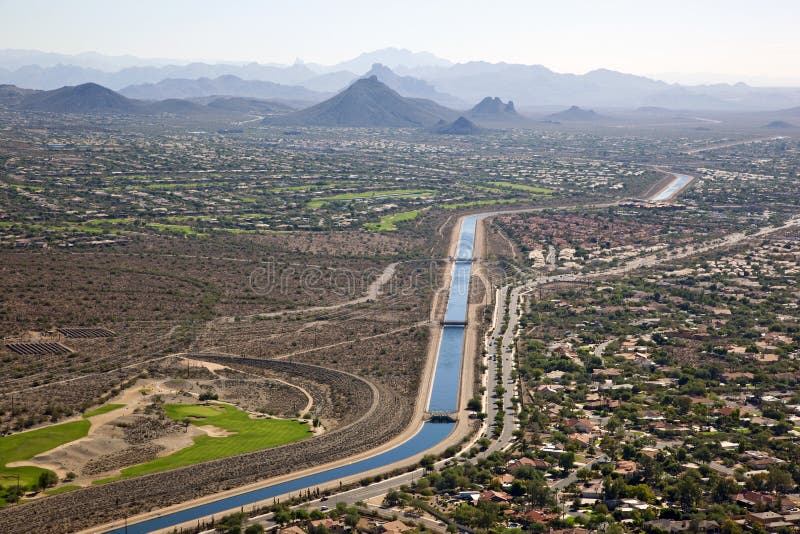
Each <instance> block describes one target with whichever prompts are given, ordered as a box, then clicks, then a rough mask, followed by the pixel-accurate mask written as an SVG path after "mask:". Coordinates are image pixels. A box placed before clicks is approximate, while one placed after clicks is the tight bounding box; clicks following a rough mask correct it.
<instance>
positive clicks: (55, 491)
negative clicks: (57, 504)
mask: <svg viewBox="0 0 800 534" xmlns="http://www.w3.org/2000/svg"><path fill="white" fill-rule="evenodd" d="M76 489H81V487H80V486H76V485H75V484H71V485H67V486H61V487H60V488H53V489H49V490H46V491H45V493H46V494H47V495H58V494H59V493H66V492H68V491H74V490H76Z"/></svg>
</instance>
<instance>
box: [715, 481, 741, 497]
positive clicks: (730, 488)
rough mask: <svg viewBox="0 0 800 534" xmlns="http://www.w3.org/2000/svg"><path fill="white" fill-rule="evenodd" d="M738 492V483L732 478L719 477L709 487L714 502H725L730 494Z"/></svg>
mask: <svg viewBox="0 0 800 534" xmlns="http://www.w3.org/2000/svg"><path fill="white" fill-rule="evenodd" d="M738 492H739V485H738V484H737V483H736V481H735V480H733V479H732V478H721V479H719V480H718V481H717V483H716V484H714V486H713V487H712V488H711V498H712V499H713V500H714V502H726V501H727V500H728V499H729V498H730V496H731V495H735V494H736V493H738Z"/></svg>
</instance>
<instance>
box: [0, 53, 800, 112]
mask: <svg viewBox="0 0 800 534" xmlns="http://www.w3.org/2000/svg"><path fill="white" fill-rule="evenodd" d="M12 52H14V53H12ZM26 54H27V55H26ZM27 61H30V63H26V62H27ZM55 61H58V63H55V64H54V62H55ZM162 61H163V60H138V63H139V64H135V65H134V64H133V63H137V60H136V59H135V58H130V57H127V56H123V57H117V58H110V59H109V58H108V57H106V56H99V55H92V54H89V55H86V54H84V55H80V56H59V55H48V54H45V53H35V52H30V51H0V83H7V84H14V85H17V86H19V87H28V88H33V89H55V88H58V87H62V86H64V85H79V84H82V83H86V82H94V83H98V84H100V85H103V86H106V87H109V88H111V89H114V90H123V93H124V94H130V95H134V94H136V95H137V97H140V98H151V97H152V98H164V97H167V96H169V97H174V96H177V95H175V94H174V93H170V92H168V91H166V90H165V92H161V93H158V92H154V93H151V95H152V96H144V94H143V93H138V94H137V93H135V92H134V91H144V90H145V89H144V88H143V87H139V86H142V85H143V84H153V85H155V86H158V87H154V88H152V89H151V91H159V90H161V89H164V88H163V86H159V84H160V83H161V82H163V81H165V80H176V79H178V80H194V81H197V82H200V81H201V79H204V78H206V79H208V80H218V79H219V78H221V77H223V78H226V77H228V76H233V77H236V78H239V79H241V80H243V81H260V82H269V83H272V84H277V85H280V86H287V87H290V88H291V89H286V91H287V92H288V93H292V94H291V96H288V97H287V96H285V94H286V93H284V96H280V98H285V99H287V100H295V101H308V102H319V101H321V100H322V99H324V98H325V97H327V96H329V95H331V94H333V93H336V92H338V91H341V90H342V89H344V88H345V87H347V86H348V85H349V84H350V83H352V82H353V81H354V80H356V79H358V78H359V77H362V76H364V75H365V74H366V73H369V75H372V74H374V75H376V76H378V79H379V80H381V81H383V82H384V83H386V84H387V85H389V86H390V87H392V88H393V89H395V90H396V91H397V92H399V93H400V94H401V95H404V96H412V97H418V98H427V99H431V100H434V101H436V102H438V103H439V104H442V105H447V106H451V107H457V108H461V109H463V108H464V107H465V106H466V103H468V102H477V101H479V100H480V99H482V98H483V97H485V96H486V95H497V96H498V97H499V98H501V99H504V100H513V101H514V102H515V103H516V104H517V105H518V106H521V107H523V108H525V109H533V108H542V107H552V106H559V107H566V106H570V105H573V104H577V105H580V106H582V107H593V108H606V109H608V108H624V109H636V108H639V107H644V106H649V107H663V108H669V109H676V110H717V111H747V110H776V109H783V108H790V107H794V106H798V105H800V89H798V88H765V87H751V86H748V85H746V84H743V83H739V84H733V85H730V84H715V85H697V86H685V85H678V84H669V83H665V82H662V81H658V80H653V79H650V78H646V77H643V76H636V75H632V74H625V73H621V72H615V71H611V70H606V69H599V70H594V71H591V72H588V73H586V74H562V73H557V72H554V71H552V70H550V69H548V68H546V67H544V66H542V65H522V64H513V63H502V62H501V63H489V62H485V61H471V62H465V63H456V64H453V63H451V62H449V61H447V60H444V59H441V58H438V57H436V56H434V55H433V54H429V53H427V52H410V51H408V50H399V49H394V48H389V49H383V50H377V51H374V52H369V53H365V54H361V55H360V56H358V57H356V58H353V59H351V60H348V61H344V62H341V63H338V64H335V65H330V66H325V65H317V64H313V63H302V62H299V61H298V62H296V63H294V64H292V65H274V64H266V65H265V64H259V63H218V64H208V63H188V64H181V65H176V64H166V65H165V64H163V63H162ZM37 62H38V63H37ZM104 65H106V66H108V65H127V66H125V67H124V68H120V69H118V70H104V69H103V68H102V67H103V66H104ZM131 86H134V87H135V89H134V87H131ZM279 89H280V90H283V89H282V88H274V90H275V91H278V90H279ZM304 91H308V92H304ZM277 94H278V93H276V92H273V93H270V92H268V91H265V92H259V93H249V94H236V95H233V96H256V95H258V97H264V96H266V97H269V98H274V97H277Z"/></svg>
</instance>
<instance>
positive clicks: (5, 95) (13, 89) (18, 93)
mask: <svg viewBox="0 0 800 534" xmlns="http://www.w3.org/2000/svg"><path fill="white" fill-rule="evenodd" d="M34 93H36V91H35V90H33V89H22V88H21V87H17V86H16V85H0V105H4V106H9V107H16V106H18V105H19V104H21V103H22V102H23V100H25V98H26V97H28V96H30V95H32V94H34Z"/></svg>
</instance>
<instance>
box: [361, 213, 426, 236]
mask: <svg viewBox="0 0 800 534" xmlns="http://www.w3.org/2000/svg"><path fill="white" fill-rule="evenodd" d="M421 212H422V210H413V211H402V212H400V213H395V214H392V215H384V216H383V217H381V220H380V222H376V223H367V224H365V225H364V226H366V227H367V229H368V230H372V231H374V232H393V231H395V230H397V223H399V222H403V221H413V220H414V219H416V218H417V217H418V216H419V214H420V213H421Z"/></svg>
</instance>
